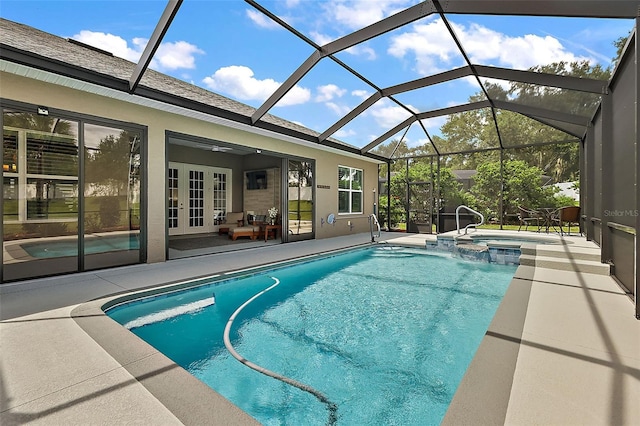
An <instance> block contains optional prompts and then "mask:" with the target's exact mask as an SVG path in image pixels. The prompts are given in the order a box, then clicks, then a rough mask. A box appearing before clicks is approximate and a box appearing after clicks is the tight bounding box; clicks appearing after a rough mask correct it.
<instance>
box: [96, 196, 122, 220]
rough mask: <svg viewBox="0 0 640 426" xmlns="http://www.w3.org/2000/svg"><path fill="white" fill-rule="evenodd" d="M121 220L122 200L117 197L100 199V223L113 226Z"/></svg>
mask: <svg viewBox="0 0 640 426" xmlns="http://www.w3.org/2000/svg"><path fill="white" fill-rule="evenodd" d="M119 222H120V202H119V200H118V199H117V198H115V197H104V198H102V199H100V224H101V225H102V227H103V228H113V227H114V226H116V225H118V224H119Z"/></svg>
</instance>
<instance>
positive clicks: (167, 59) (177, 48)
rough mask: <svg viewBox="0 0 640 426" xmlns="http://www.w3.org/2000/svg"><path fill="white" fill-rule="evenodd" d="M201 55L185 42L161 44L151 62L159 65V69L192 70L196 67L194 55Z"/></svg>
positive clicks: (199, 51)
mask: <svg viewBox="0 0 640 426" xmlns="http://www.w3.org/2000/svg"><path fill="white" fill-rule="evenodd" d="M197 53H199V54H203V53H204V51H202V50H200V49H198V47H197V46H194V45H193V44H191V43H187V42H186V41H177V42H174V43H162V44H160V46H159V47H158V50H156V54H155V55H154V56H153V60H154V61H157V62H158V63H159V64H160V68H162V69H167V70H175V69H179V68H188V69H194V68H195V67H196V60H195V56H194V55H195V54H197Z"/></svg>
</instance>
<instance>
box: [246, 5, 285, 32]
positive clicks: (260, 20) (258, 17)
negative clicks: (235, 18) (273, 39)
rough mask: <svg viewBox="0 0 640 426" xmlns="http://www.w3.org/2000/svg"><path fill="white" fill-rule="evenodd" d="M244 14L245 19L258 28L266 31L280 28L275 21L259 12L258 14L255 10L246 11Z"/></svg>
mask: <svg viewBox="0 0 640 426" xmlns="http://www.w3.org/2000/svg"><path fill="white" fill-rule="evenodd" d="M246 12H247V17H248V18H249V19H250V20H251V21H252V22H253V23H254V24H256V25H257V26H259V27H260V28H266V29H268V30H273V29H278V28H282V27H281V26H280V24H278V23H277V22H276V21H274V20H272V19H271V18H269V17H268V16H266V15H264V14H262V13H261V12H258V11H257V10H254V9H247V10H246Z"/></svg>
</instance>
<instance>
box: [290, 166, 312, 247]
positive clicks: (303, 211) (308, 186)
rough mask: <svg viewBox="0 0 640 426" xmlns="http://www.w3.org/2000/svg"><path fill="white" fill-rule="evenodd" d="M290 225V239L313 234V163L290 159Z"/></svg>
mask: <svg viewBox="0 0 640 426" xmlns="http://www.w3.org/2000/svg"><path fill="white" fill-rule="evenodd" d="M287 207H288V215H289V221H288V227H289V237H290V240H296V239H300V238H297V237H296V236H303V237H304V238H311V236H312V235H313V164H312V163H311V162H307V161H294V160H289V204H288V206H287Z"/></svg>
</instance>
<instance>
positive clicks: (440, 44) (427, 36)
mask: <svg viewBox="0 0 640 426" xmlns="http://www.w3.org/2000/svg"><path fill="white" fill-rule="evenodd" d="M452 26H453V28H454V31H455V33H456V35H457V36H458V38H459V39H460V42H461V43H462V45H463V46H464V47H465V51H466V53H467V54H468V55H469V58H470V60H471V62H472V63H479V64H496V65H499V66H504V67H508V68H515V69H528V68H530V67H532V66H536V65H545V64H549V63H552V62H558V61H569V62H571V61H576V60H585V59H587V60H589V59H590V58H587V57H580V56H576V55H574V54H573V53H571V52H570V51H568V50H567V48H565V47H564V46H563V45H562V43H561V42H560V41H559V40H558V39H556V38H554V37H551V36H545V37H541V36H538V35H534V34H527V35H524V36H518V37H512V36H508V35H506V34H503V33H500V32H497V31H494V30H492V29H489V28H487V27H484V26H482V25H479V24H471V25H469V26H463V25H458V24H452ZM387 52H388V53H389V54H390V55H392V56H395V57H398V58H402V59H404V58H406V57H407V56H410V55H412V56H413V57H414V58H415V70H416V72H418V73H419V74H421V75H430V74H434V73H436V72H440V71H442V70H445V69H451V68H453V67H456V66H462V65H464V61H463V58H462V56H461V54H460V52H459V50H458V48H457V46H456V45H455V43H454V42H453V39H452V38H451V37H450V36H449V35H448V32H447V31H446V28H445V27H444V24H443V22H442V20H441V19H434V20H432V21H430V22H428V23H423V24H415V25H413V26H412V27H411V30H410V31H407V32H404V33H402V34H400V35H397V36H395V37H393V38H392V41H391V44H390V46H389V48H388V50H387Z"/></svg>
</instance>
